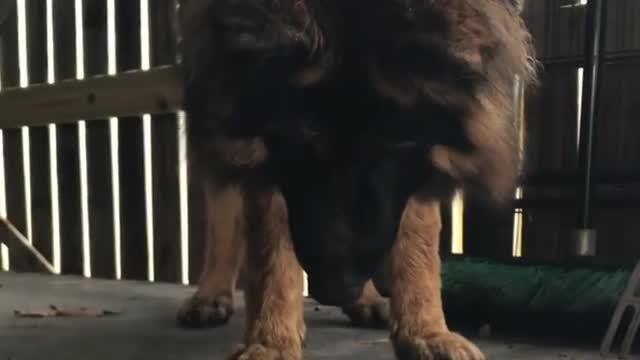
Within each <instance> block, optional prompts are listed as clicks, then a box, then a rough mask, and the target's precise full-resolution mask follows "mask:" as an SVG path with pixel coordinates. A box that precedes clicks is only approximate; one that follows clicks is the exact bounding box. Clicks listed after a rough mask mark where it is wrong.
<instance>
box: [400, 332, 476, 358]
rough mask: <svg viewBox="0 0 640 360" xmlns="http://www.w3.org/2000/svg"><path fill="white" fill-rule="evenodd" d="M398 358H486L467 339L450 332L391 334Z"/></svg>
mask: <svg viewBox="0 0 640 360" xmlns="http://www.w3.org/2000/svg"><path fill="white" fill-rule="evenodd" d="M392 341H393V347H394V350H395V352H396V356H397V358H398V359H399V360H486V358H485V356H484V354H483V353H482V351H480V349H478V347H476V346H475V345H474V344H473V343H471V342H470V341H469V340H467V339H465V338H464V337H462V336H460V335H458V334H456V333H452V332H443V333H436V334H432V335H430V336H425V337H409V336H402V335H399V334H397V333H396V334H395V335H392Z"/></svg>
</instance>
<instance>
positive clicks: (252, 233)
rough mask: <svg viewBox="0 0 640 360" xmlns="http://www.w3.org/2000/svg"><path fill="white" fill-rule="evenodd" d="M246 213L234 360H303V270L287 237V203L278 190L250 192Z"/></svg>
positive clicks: (247, 197)
mask: <svg viewBox="0 0 640 360" xmlns="http://www.w3.org/2000/svg"><path fill="white" fill-rule="evenodd" d="M245 199H246V200H245V201H246V202H247V204H248V206H249V207H248V211H247V214H246V215H247V238H248V239H247V240H248V241H247V269H248V274H247V275H248V282H247V289H246V303H247V331H246V335H245V346H244V348H242V349H241V350H240V351H238V352H237V353H236V354H235V355H234V356H233V357H232V358H234V359H243V360H244V359H247V360H249V359H251V360H257V359H266V360H269V359H301V358H302V341H303V338H304V333H305V328H304V320H303V310H302V306H303V299H302V286H303V283H302V282H303V279H302V268H301V267H300V264H299V263H298V260H297V258H296V255H295V253H294V249H293V243H292V242H291V238H290V234H289V225H288V220H287V212H286V204H285V202H284V198H283V197H282V195H281V194H280V193H278V192H273V191H269V190H267V191H259V190H256V191H255V192H253V191H252V193H251V194H249V195H248V196H246V197H245Z"/></svg>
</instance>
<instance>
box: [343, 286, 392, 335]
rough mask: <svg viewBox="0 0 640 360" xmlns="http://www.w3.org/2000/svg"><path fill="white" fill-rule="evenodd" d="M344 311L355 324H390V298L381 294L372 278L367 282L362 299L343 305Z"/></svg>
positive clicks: (375, 325) (384, 325)
mask: <svg viewBox="0 0 640 360" xmlns="http://www.w3.org/2000/svg"><path fill="white" fill-rule="evenodd" d="M342 312H344V313H345V315H347V316H348V317H349V319H350V320H351V322H352V323H353V324H354V325H355V326H360V327H368V328H384V327H387V326H388V325H389V299H388V298H385V297H383V296H382V295H380V293H379V292H378V290H377V289H376V287H375V285H374V284H373V281H371V280H369V281H367V283H366V284H365V286H364V289H363V290H362V296H360V299H358V301H357V302H355V303H354V304H350V305H346V306H343V307H342Z"/></svg>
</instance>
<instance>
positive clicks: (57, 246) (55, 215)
mask: <svg viewBox="0 0 640 360" xmlns="http://www.w3.org/2000/svg"><path fill="white" fill-rule="evenodd" d="M46 31H47V82H48V83H49V84H53V83H54V82H55V81H56V67H55V39H54V34H53V0H47V2H46ZM48 132H49V176H50V178H49V185H50V187H51V257H52V259H51V262H52V264H53V267H54V269H55V270H56V273H58V274H59V273H60V272H61V270H62V259H61V252H62V251H61V250H62V245H61V243H60V193H59V183H58V141H57V139H58V134H57V127H56V125H55V124H49V125H48Z"/></svg>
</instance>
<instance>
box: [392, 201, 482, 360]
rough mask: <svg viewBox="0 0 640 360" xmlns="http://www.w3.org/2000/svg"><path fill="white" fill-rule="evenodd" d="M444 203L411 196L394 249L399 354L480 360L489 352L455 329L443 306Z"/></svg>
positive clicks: (395, 333) (394, 336) (394, 314)
mask: <svg viewBox="0 0 640 360" xmlns="http://www.w3.org/2000/svg"><path fill="white" fill-rule="evenodd" d="M441 227H442V224H441V219H440V206H439V203H438V201H434V200H431V199H420V198H416V197H414V198H411V199H410V200H409V202H408V204H407V206H406V208H405V210H404V213H403V215H402V220H401V223H400V228H399V230H398V237H397V239H396V243H395V245H394V247H393V249H392V252H391V259H390V271H391V276H392V278H393V281H392V282H391V284H390V285H391V318H392V322H393V325H392V340H393V345H394V348H395V351H396V354H397V356H398V358H400V359H461V360H481V359H484V356H483V355H482V353H481V352H480V350H478V348H476V346H475V345H473V344H472V343H471V342H469V341H467V340H466V339H464V338H463V337H461V336H460V335H457V334H454V333H451V332H450V331H449V329H448V327H447V324H446V322H445V318H444V313H443V310H442V299H441V279H440V255H439V243H440V229H441Z"/></svg>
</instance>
